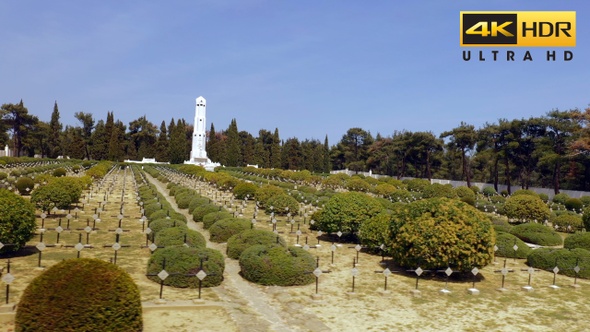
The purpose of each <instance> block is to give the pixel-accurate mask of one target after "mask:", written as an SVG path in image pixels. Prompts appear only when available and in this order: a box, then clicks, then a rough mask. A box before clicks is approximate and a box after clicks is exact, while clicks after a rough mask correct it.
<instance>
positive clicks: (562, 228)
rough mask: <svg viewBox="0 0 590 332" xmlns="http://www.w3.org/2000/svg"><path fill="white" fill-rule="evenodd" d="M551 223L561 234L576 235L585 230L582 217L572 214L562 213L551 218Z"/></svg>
mask: <svg viewBox="0 0 590 332" xmlns="http://www.w3.org/2000/svg"><path fill="white" fill-rule="evenodd" d="M551 223H552V224H553V228H555V230H557V231H559V232H565V233H575V232H577V231H581V230H582V229H584V223H583V222H582V217H580V216H579V215H577V214H575V213H572V212H568V213H562V214H560V215H558V216H556V217H553V218H551Z"/></svg>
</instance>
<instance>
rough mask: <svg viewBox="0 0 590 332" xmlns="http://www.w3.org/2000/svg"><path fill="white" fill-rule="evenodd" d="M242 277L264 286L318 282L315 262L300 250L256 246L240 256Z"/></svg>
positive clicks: (308, 254) (309, 255) (295, 248)
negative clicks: (315, 274) (314, 273)
mask: <svg viewBox="0 0 590 332" xmlns="http://www.w3.org/2000/svg"><path fill="white" fill-rule="evenodd" d="M240 268H241V270H242V276H243V277H244V278H246V279H247V280H249V281H251V282H254V283H257V284H261V285H276V286H297V285H307V284H310V283H313V282H314V281H315V277H314V275H313V274H311V273H309V272H312V271H313V270H315V268H316V261H315V259H314V258H313V256H311V254H310V253H309V252H307V251H305V250H303V249H302V248H297V247H288V248H284V247H268V246H265V245H254V246H251V247H249V248H248V249H246V250H244V252H243V253H242V255H240Z"/></svg>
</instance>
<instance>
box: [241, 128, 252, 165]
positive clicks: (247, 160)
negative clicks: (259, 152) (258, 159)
mask: <svg viewBox="0 0 590 332" xmlns="http://www.w3.org/2000/svg"><path fill="white" fill-rule="evenodd" d="M239 136H240V146H241V149H242V163H243V164H244V165H248V164H254V163H255V161H254V160H255V158H254V146H255V145H256V139H255V138H254V137H253V136H252V135H251V134H250V133H249V132H247V131H245V130H242V131H240V132H239Z"/></svg>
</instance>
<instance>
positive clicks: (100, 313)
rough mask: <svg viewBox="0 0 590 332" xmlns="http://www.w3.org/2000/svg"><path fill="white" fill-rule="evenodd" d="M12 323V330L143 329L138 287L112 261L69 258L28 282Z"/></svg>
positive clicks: (123, 330) (122, 330)
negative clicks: (13, 326) (13, 325)
mask: <svg viewBox="0 0 590 332" xmlns="http://www.w3.org/2000/svg"><path fill="white" fill-rule="evenodd" d="M56 299H59V300H56ZM15 324H16V331H121V332H128V331H142V329H143V320H142V308H141V298H140V294H139V289H138V288H137V285H135V283H134V282H133V279H131V277H130V276H129V274H128V273H127V272H125V271H124V270H123V269H121V268H120V267H118V266H116V265H114V264H110V263H107V262H104V261H101V260H98V259H90V258H78V259H68V260H65V261H61V262H59V263H57V264H56V265H53V266H51V267H50V268H48V269H47V270H45V271H44V272H43V273H42V274H41V275H39V276H38V277H36V278H35V279H33V281H32V282H31V283H29V285H28V286H27V288H26V289H25V291H24V292H23V295H22V297H21V299H20V301H19V303H18V306H17V311H16V320H15Z"/></svg>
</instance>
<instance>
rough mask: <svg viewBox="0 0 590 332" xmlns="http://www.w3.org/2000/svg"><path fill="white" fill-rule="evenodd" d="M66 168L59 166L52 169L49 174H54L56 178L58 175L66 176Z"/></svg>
mask: <svg viewBox="0 0 590 332" xmlns="http://www.w3.org/2000/svg"><path fill="white" fill-rule="evenodd" d="M66 173H67V172H66V170H65V169H64V168H63V167H60V168H56V169H54V170H53V173H51V175H53V176H55V177H56V178H58V177H60V176H66Z"/></svg>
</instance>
